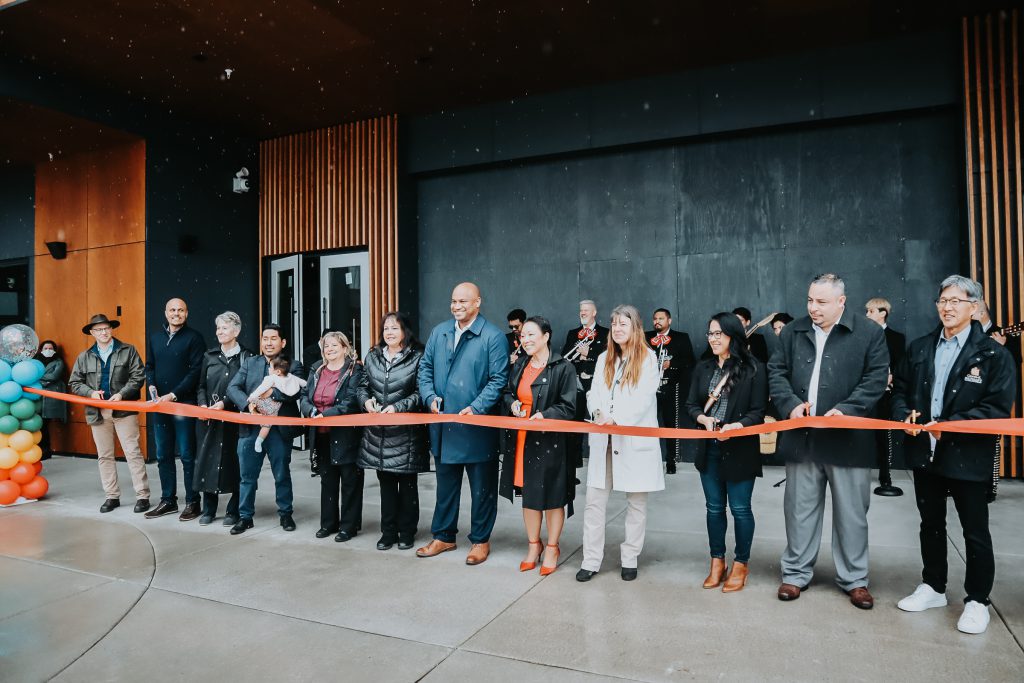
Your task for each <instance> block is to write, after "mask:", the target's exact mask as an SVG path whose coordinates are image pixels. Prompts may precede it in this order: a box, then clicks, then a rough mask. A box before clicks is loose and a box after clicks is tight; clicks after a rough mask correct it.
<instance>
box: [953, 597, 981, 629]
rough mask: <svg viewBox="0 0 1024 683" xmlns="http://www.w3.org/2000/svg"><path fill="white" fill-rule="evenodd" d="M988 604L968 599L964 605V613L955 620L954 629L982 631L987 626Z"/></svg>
mask: <svg viewBox="0 0 1024 683" xmlns="http://www.w3.org/2000/svg"><path fill="white" fill-rule="evenodd" d="M988 619H989V616H988V605H983V604H981V603H980V602H975V601H974V600H970V601H968V602H967V604H966V605H964V613H963V614H961V615H960V621H958V622H956V630H958V631H960V632H961V633H984V632H985V629H987V628H988Z"/></svg>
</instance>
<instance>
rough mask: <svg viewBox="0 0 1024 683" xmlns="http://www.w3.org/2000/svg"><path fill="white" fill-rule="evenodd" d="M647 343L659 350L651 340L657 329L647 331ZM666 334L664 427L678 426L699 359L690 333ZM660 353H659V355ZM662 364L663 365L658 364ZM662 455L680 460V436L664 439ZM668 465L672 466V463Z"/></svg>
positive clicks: (661, 410) (662, 392)
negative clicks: (695, 354)
mask: <svg viewBox="0 0 1024 683" xmlns="http://www.w3.org/2000/svg"><path fill="white" fill-rule="evenodd" d="M644 335H645V336H646V337H647V344H648V345H649V346H650V347H651V348H652V349H654V353H655V354H658V353H659V348H660V347H658V346H655V345H654V344H652V343H651V342H652V341H653V339H654V338H655V337H656V336H657V335H658V332H656V331H654V330H651V331H650V332H645V333H644ZM665 335H666V336H667V337H668V338H669V341H668V344H666V345H665V356H666V357H669V358H670V359H671V360H669V366H668V369H666V370H665V372H664V374H663V375H662V377H661V386H660V387H658V424H660V425H661V426H662V427H671V428H676V429H678V428H679V413H680V410H681V408H682V400H683V399H684V398H685V395H683V393H684V392H686V391H688V390H689V388H690V375H691V374H692V373H693V366H694V364H695V363H696V359H695V358H694V356H693V345H692V344H691V343H690V336H689V335H688V334H686V333H685V332H680V331H679V330H673V329H671V328H670V329H668V330H666V331H665ZM659 357H660V356H659ZM659 368H660V365H659ZM662 444H663V446H664V447H663V448H662V459H663V460H665V462H672V463H674V462H677V461H678V460H679V439H662ZM669 469H672V468H671V467H670V468H669Z"/></svg>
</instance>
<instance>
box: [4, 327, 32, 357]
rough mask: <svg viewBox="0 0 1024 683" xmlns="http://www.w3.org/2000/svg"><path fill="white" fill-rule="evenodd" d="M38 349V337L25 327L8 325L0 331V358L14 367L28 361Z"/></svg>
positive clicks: (29, 328)
mask: <svg viewBox="0 0 1024 683" xmlns="http://www.w3.org/2000/svg"><path fill="white" fill-rule="evenodd" d="M38 349H39V337H38V336H36V333H35V330H33V329H32V328H31V327H28V326H27V325H8V326H7V327H5V328H4V329H2V330H0V358H3V359H4V360H5V361H7V362H8V363H10V364H11V365H14V364H15V363H17V362H18V361H22V360H28V359H29V358H32V357H33V356H35V355H36V351H37V350H38Z"/></svg>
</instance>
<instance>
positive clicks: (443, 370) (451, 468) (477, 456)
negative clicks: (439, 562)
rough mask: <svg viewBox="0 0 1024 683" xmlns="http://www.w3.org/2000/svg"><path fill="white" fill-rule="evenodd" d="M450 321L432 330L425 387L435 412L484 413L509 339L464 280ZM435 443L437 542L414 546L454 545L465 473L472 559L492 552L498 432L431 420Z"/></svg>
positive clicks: (430, 551) (497, 393)
mask: <svg viewBox="0 0 1024 683" xmlns="http://www.w3.org/2000/svg"><path fill="white" fill-rule="evenodd" d="M451 311H452V318H454V320H450V321H447V322H443V323H441V324H440V325H438V326H437V327H435V328H434V329H433V331H431V333H430V339H429V340H427V348H426V350H425V352H424V353H423V360H422V361H421V362H420V369H419V377H418V382H419V389H420V396H422V397H423V402H424V403H425V404H426V405H427V406H428V407H429V408H430V412H432V413H448V414H456V413H457V414H459V415H483V414H486V413H490V412H492V411H493V409H494V407H495V406H496V405H497V403H498V399H499V398H500V397H501V392H502V390H503V389H504V387H505V383H506V382H507V381H508V356H509V348H508V341H507V340H506V339H505V335H504V334H502V332H501V330H499V329H498V328H497V327H495V326H494V325H492V324H491V323H489V322H487V320H485V319H484V317H483V316H481V315H480V289H479V288H478V287H477V286H476V285H474V284H473V283H471V282H463V283H462V284H460V285H459V286H457V287H456V288H455V290H454V291H453V292H452V305H451ZM430 446H431V451H432V452H433V453H434V459H435V463H436V469H437V504H436V505H435V507H434V521H433V522H432V523H431V529H430V530H431V533H432V534H433V537H434V538H433V540H432V541H431V542H430V543H428V544H427V545H425V546H423V547H422V548H420V549H419V550H417V551H416V555H417V556H418V557H433V556H435V555H439V554H441V553H443V552H447V551H449V550H455V548H456V545H455V538H456V535H457V534H458V532H459V529H458V522H459V496H460V493H461V491H462V475H463V472H465V473H466V474H467V475H468V477H469V490H470V493H471V495H472V498H473V509H472V525H471V529H470V532H469V540H470V542H471V543H472V544H473V547H472V549H471V550H470V552H469V555H468V556H467V557H466V564H471V565H475V564H480V563H481V562H484V561H485V560H486V559H487V556H488V555H489V554H490V544H489V542H488V541H489V540H490V537H491V530H492V529H493V528H494V519H495V518H496V517H497V515H498V432H497V430H494V429H488V428H486V427H473V426H470V425H461V424H435V425H430Z"/></svg>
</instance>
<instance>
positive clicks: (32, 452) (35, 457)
mask: <svg viewBox="0 0 1024 683" xmlns="http://www.w3.org/2000/svg"><path fill="white" fill-rule="evenodd" d="M19 457H20V459H21V461H22V462H27V463H29V464H30V465H31V464H32V463H34V462H39V461H40V460H41V459H42V457H43V449H41V448H40V447H39V446H36V445H35V444H32V445H31V446H29V447H28V448H27V449H25V450H23V451H22V452H21V455H20V456H19Z"/></svg>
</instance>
